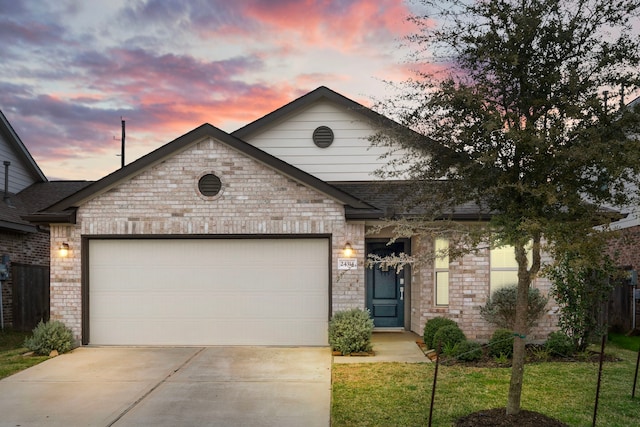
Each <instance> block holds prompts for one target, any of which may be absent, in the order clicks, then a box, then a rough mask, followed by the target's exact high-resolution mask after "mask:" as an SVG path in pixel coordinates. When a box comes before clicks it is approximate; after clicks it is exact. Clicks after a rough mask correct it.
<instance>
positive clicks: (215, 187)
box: [198, 173, 222, 197]
mask: <svg viewBox="0 0 640 427" xmlns="http://www.w3.org/2000/svg"><path fill="white" fill-rule="evenodd" d="M221 188H222V182H220V178H218V177H217V176H215V175H214V174H212V173H209V174H207V175H204V176H203V177H202V178H200V180H199V181H198V190H199V191H200V194H202V195H203V196H207V197H212V196H215V195H217V194H218V193H219V192H220V189H221Z"/></svg>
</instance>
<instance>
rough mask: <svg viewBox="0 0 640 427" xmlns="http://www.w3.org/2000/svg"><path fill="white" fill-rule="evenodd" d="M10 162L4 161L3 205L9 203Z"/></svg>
mask: <svg viewBox="0 0 640 427" xmlns="http://www.w3.org/2000/svg"><path fill="white" fill-rule="evenodd" d="M10 165H11V162H10V161H9V160H5V161H4V198H3V200H4V201H5V203H7V204H8V203H9V166H10Z"/></svg>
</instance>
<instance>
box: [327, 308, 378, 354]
mask: <svg viewBox="0 0 640 427" xmlns="http://www.w3.org/2000/svg"><path fill="white" fill-rule="evenodd" d="M372 332H373V319H371V316H369V311H368V310H361V309H359V308H354V309H352V310H347V311H339V312H337V313H335V314H334V315H333V317H332V318H331V321H330V322H329V344H330V345H331V348H332V349H333V350H336V351H339V352H340V353H342V354H343V355H345V354H351V353H358V352H365V351H370V350H371V334H372Z"/></svg>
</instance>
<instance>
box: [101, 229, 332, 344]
mask: <svg viewBox="0 0 640 427" xmlns="http://www.w3.org/2000/svg"><path fill="white" fill-rule="evenodd" d="M328 266H329V250H328V239H326V238H323V239H262V240H248V239H238V240H187V239H175V240H164V239H163V240H133V239H128V240H91V241H90V266H89V295H90V298H89V300H90V305H89V308H90V311H89V325H90V327H89V330H90V343H92V344H121V345H327V340H328V338H327V317H328V294H329V272H328V268H329V267H328Z"/></svg>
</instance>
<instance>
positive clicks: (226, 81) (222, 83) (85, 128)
mask: <svg viewBox="0 0 640 427" xmlns="http://www.w3.org/2000/svg"><path fill="white" fill-rule="evenodd" d="M415 7H416V6H415V4H413V3H412V4H407V3H406V2H405V0H376V1H372V0H235V1H230V0H91V1H89V0H55V1H54V0H23V1H13V0H0V56H1V58H2V60H1V61H0V109H1V110H2V111H3V113H4V114H5V116H6V117H7V118H8V119H9V121H10V123H11V124H12V126H13V127H14V129H15V130H16V132H17V133H18V135H19V136H20V138H21V139H22V141H23V142H24V144H25V145H26V146H27V148H28V149H29V151H30V152H31V154H32V155H33V156H34V158H35V160H36V162H38V164H39V165H40V167H41V168H42V170H43V172H44V173H45V175H46V176H47V177H48V178H49V179H89V180H94V179H98V178H100V177H102V176H104V175H106V174H108V173H110V172H112V171H114V170H115V169H117V168H118V167H119V166H120V158H119V157H117V155H118V154H119V153H120V118H121V117H124V119H125V120H126V129H127V138H126V140H127V154H126V161H127V163H129V162H131V161H133V160H135V159H136V158H138V157H140V156H141V155H144V154H146V153H148V152H150V151H151V150H153V149H155V148H157V147H159V146H160V145H162V144H165V143H167V142H169V141H171V140H173V139H175V138H176V137H178V136H180V135H182V134H184V133H186V132H188V131H190V130H191V129H193V128H195V127H197V126H199V125H201V124H202V123H205V122H208V123H211V124H212V125H214V126H217V127H219V128H221V129H223V130H225V131H227V132H231V131H234V130H236V129H237V128H239V127H241V126H242V125H244V124H246V123H249V122H251V121H253V120H255V119H257V118H259V117H261V116H263V115H265V114H267V113H269V112H271V111H273V110H274V109H276V108H278V107H280V106H282V105H284V104H285V103H287V102H289V101H291V100H293V99H295V98H297V97H298V96H300V95H303V94H304V93H307V92H309V91H311V90H313V89H315V88H317V87H318V86H321V85H324V86H328V87H330V88H331V89H333V90H335V91H337V92H339V93H342V94H343V95H345V96H347V97H349V98H352V99H354V100H356V101H358V102H361V103H363V104H365V105H371V104H372V101H373V100H374V99H383V98H385V97H387V96H388V89H387V87H386V86H385V84H384V83H383V80H402V79H404V78H406V77H407V75H408V68H409V67H408V66H407V65H406V64H405V63H404V60H405V59H406V52H404V51H403V49H402V48H400V41H401V39H402V37H403V36H404V35H406V34H408V33H411V32H412V31H414V30H415V29H414V28H413V27H412V26H411V24H409V23H408V22H407V21H406V17H407V16H408V15H410V14H411V13H412V12H416V9H415Z"/></svg>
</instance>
